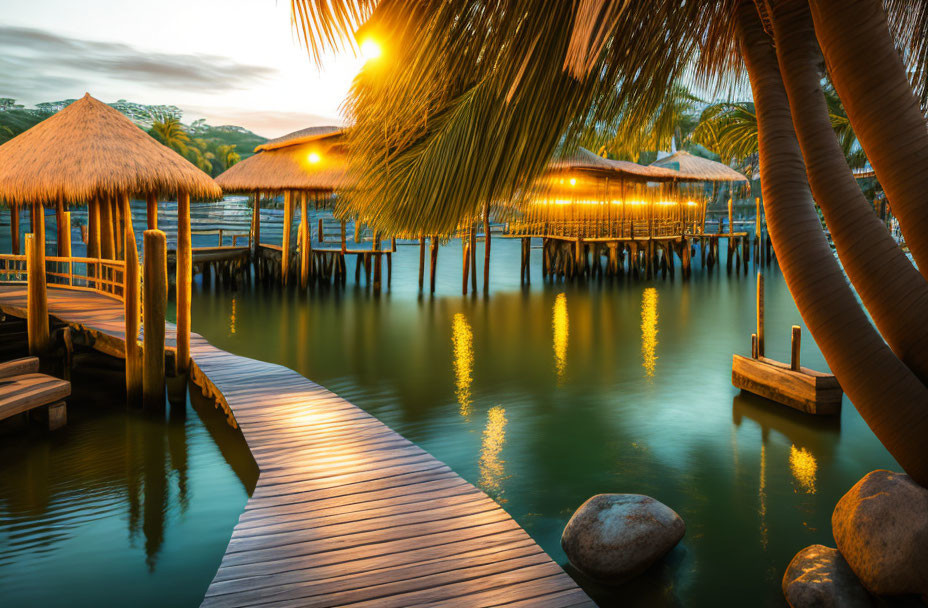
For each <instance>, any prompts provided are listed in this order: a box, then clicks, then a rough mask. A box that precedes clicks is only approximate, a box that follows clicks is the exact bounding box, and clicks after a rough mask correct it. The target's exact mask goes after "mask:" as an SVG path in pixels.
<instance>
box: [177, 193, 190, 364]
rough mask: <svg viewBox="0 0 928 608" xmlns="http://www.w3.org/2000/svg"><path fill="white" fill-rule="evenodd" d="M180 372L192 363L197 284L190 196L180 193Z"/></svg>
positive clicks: (178, 244) (178, 215)
mask: <svg viewBox="0 0 928 608" xmlns="http://www.w3.org/2000/svg"><path fill="white" fill-rule="evenodd" d="M176 275H177V276H176V278H175V282H176V293H177V355H176V357H175V358H174V365H175V370H176V372H177V375H179V376H180V375H183V374H186V373H187V369H188V367H189V364H190V297H191V289H192V285H191V284H192V283H193V251H192V246H191V242H190V195H189V194H187V193H186V192H181V193H178V195H177V271H176Z"/></svg>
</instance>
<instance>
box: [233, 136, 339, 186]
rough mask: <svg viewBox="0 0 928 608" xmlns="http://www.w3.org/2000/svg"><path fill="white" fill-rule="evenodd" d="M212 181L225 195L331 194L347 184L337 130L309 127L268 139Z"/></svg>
mask: <svg viewBox="0 0 928 608" xmlns="http://www.w3.org/2000/svg"><path fill="white" fill-rule="evenodd" d="M255 152H256V154H255V155H254V156H252V157H250V158H247V159H245V160H243V161H241V162H239V163H236V164H235V165H233V166H232V167H230V168H229V169H228V170H227V171H225V172H224V173H223V174H222V175H220V176H219V177H217V178H216V182H217V183H218V184H219V185H220V186H221V187H222V189H223V190H225V191H226V192H235V193H243V194H244V193H252V192H265V193H280V192H287V191H299V192H317V193H323V192H324V193H331V192H334V191H335V190H337V189H339V188H343V187H346V186H348V185H349V183H348V159H347V155H346V152H345V145H344V130H343V129H342V128H341V127H310V128H308V129H302V130H300V131H295V132H293V133H290V134H288V135H284V136H283V137H278V138H277V139H272V140H270V141H268V142H267V143H265V144H262V145H260V146H258V147H257V148H255Z"/></svg>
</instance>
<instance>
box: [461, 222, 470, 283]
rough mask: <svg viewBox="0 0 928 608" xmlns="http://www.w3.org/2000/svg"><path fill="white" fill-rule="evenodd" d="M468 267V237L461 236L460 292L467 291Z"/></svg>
mask: <svg viewBox="0 0 928 608" xmlns="http://www.w3.org/2000/svg"><path fill="white" fill-rule="evenodd" d="M469 267H470V239H469V238H468V237H467V236H463V237H461V271H462V274H461V294H466V293H467V271H468V268H469Z"/></svg>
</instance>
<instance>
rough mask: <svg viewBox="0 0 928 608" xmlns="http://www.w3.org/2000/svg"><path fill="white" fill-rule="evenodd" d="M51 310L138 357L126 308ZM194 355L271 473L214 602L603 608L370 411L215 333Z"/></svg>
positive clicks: (83, 296)
mask: <svg viewBox="0 0 928 608" xmlns="http://www.w3.org/2000/svg"><path fill="white" fill-rule="evenodd" d="M26 295H27V294H26V286H25V285H0V311H2V312H3V313H4V314H9V315H13V316H19V317H25V316H26ZM48 308H49V314H50V315H51V316H53V317H55V318H56V319H58V320H60V321H61V322H63V323H68V324H69V325H71V326H72V328H74V329H75V330H76V331H80V332H83V333H84V334H86V335H88V336H89V337H90V338H92V339H93V343H94V347H95V348H98V349H99V350H102V351H104V352H108V353H109V354H116V355H118V354H119V350H120V348H119V346H121V347H122V350H123V351H124V349H125V343H124V337H125V322H124V320H123V304H122V302H121V301H119V300H117V299H115V298H111V297H108V296H106V295H103V294H100V293H96V292H91V291H81V290H75V289H66V288H60V287H54V286H51V285H50V286H49V287H48ZM173 340H174V327H173V326H169V327H168V335H167V343H168V345H169V347H173V343H174V341H173ZM191 358H192V360H193V365H192V366H191V380H192V381H193V382H194V383H196V384H198V385H199V386H200V387H201V389H202V390H203V391H204V392H206V393H209V394H211V395H212V396H213V398H214V399H216V401H217V403H218V404H219V405H220V406H221V407H223V408H224V409H225V411H226V414H227V416H228V417H229V420H230V422H231V423H232V424H235V425H237V426H239V427H240V428H241V430H242V433H243V434H244V437H245V440H246V441H247V443H248V447H249V449H250V450H251V453H252V455H253V456H254V459H255V462H256V463H257V465H258V467H259V469H260V477H259V479H258V484H257V487H256V488H255V491H254V494H253V495H252V496H251V498H250V499H249V501H248V503H247V505H246V506H245V511H244V513H242V515H241V517H240V518H239V521H238V524H237V525H236V526H235V529H234V531H233V533H232V538H231V540H230V542H229V546H228V548H227V549H226V553H225V555H224V556H223V559H222V563H221V565H220V567H219V570H218V572H217V573H216V576H215V578H214V579H213V582H212V583H211V584H210V586H209V589H208V590H207V592H206V597H205V599H204V600H203V605H204V606H250V605H256V604H261V605H273V606H281V605H293V606H344V605H351V606H377V607H382V606H403V607H406V606H419V605H428V606H445V605H457V606H498V605H507V606H551V607H555V606H564V607H566V606H593V605H594V604H593V603H592V602H591V601H590V599H589V598H588V597H587V596H586V594H585V593H584V592H583V591H582V590H581V589H580V588H579V587H578V586H577V585H576V583H575V582H574V581H573V579H571V578H570V577H569V576H568V575H567V574H566V573H565V572H564V571H563V570H562V569H561V568H560V567H559V566H558V565H557V564H556V563H554V562H553V561H552V560H551V558H550V557H548V555H547V554H546V553H545V552H544V551H542V549H541V548H540V547H539V546H538V545H537V544H536V543H535V542H534V541H533V540H532V539H531V538H530V537H529V536H528V534H527V533H526V532H525V531H524V530H522V528H520V527H519V526H518V524H516V522H515V521H514V520H513V519H512V518H511V517H510V516H509V515H508V514H507V513H506V512H505V511H504V510H503V509H502V508H501V507H500V506H499V505H498V504H496V503H495V502H494V501H493V500H491V499H490V498H489V497H487V496H486V494H484V493H483V492H481V491H480V490H478V489H477V488H476V487H474V486H472V485H471V484H469V483H468V482H466V481H465V480H464V479H462V478H461V477H460V476H458V475H457V474H456V473H454V472H453V471H452V470H451V469H450V468H449V467H448V466H447V465H446V464H444V463H442V462H440V461H439V460H437V459H435V458H434V457H432V456H431V455H430V454H428V453H427V452H425V451H424V450H422V449H421V448H419V447H418V446H416V445H414V444H413V443H411V442H410V441H408V440H406V439H404V438H403V437H401V436H400V435H399V434H397V433H396V432H394V431H392V430H391V429H390V428H389V427H387V426H386V425H384V424H383V423H381V422H380V421H379V420H377V419H376V418H374V417H373V416H371V415H370V414H367V413H366V412H364V411H363V410H361V409H360V408H358V407H357V406H355V405H352V404H351V403H349V402H347V401H345V400H344V399H342V398H340V397H338V396H337V395H335V394H334V393H332V392H330V391H328V390H326V389H324V388H322V387H321V386H319V385H317V384H315V383H313V382H310V381H309V380H307V379H306V378H304V377H303V376H301V375H299V374H297V373H296V372H294V371H293V370H290V369H288V368H285V367H282V366H280V365H273V364H271V363H265V362H262V361H256V360H254V359H247V358H245V357H239V356H237V355H233V354H230V353H227V352H225V351H222V350H220V349H218V348H215V347H214V346H212V345H210V344H209V343H208V342H207V341H206V340H205V339H204V338H202V337H201V336H197V335H192V336H191Z"/></svg>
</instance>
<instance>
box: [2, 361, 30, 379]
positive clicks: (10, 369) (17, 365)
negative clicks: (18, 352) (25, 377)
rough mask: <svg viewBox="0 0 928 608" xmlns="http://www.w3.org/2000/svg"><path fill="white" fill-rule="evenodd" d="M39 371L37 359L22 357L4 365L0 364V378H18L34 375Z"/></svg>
mask: <svg viewBox="0 0 928 608" xmlns="http://www.w3.org/2000/svg"><path fill="white" fill-rule="evenodd" d="M38 371H39V358H38V357H23V358H22V359H14V360H12V361H7V362H5V363H0V378H7V377H9V376H19V375H20V374H34V373H37V372H38Z"/></svg>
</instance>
